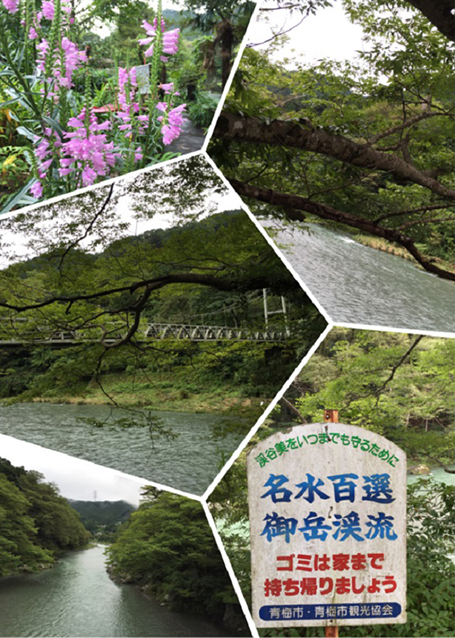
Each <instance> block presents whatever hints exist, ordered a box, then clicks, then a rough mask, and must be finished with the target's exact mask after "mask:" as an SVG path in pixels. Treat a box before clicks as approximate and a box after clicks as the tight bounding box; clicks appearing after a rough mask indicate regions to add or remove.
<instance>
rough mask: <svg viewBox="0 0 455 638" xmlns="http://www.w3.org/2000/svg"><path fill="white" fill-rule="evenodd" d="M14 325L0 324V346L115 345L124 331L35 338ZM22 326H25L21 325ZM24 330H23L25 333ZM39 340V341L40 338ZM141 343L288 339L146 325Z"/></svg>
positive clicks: (48, 330) (48, 332) (225, 329)
mask: <svg viewBox="0 0 455 638" xmlns="http://www.w3.org/2000/svg"><path fill="white" fill-rule="evenodd" d="M16 321H17V322H18V325H17V326H15V323H14V322H8V323H9V328H7V326H6V323H7V322H5V321H4V320H0V345H1V344H12V345H14V344H15V343H17V344H20V343H26V342H40V343H54V344H58V343H76V342H87V341H89V342H93V341H99V340H100V339H101V337H102V336H103V333H104V336H103V339H104V341H105V342H110V343H112V342H115V341H118V340H119V339H122V338H123V336H124V334H123V332H124V330H122V329H120V328H119V327H117V326H115V325H114V324H113V325H112V326H108V327H107V328H106V326H90V327H85V328H84V329H83V330H82V329H74V330H72V329H68V328H62V329H60V328H56V329H54V328H53V327H52V326H46V327H45V328H43V329H42V334H41V335H39V334H38V335H37V329H36V327H35V326H34V327H33V328H32V329H31V330H30V331H28V330H27V329H26V323H27V319H23V318H19V320H16ZM24 324H25V325H24ZM24 328H25V329H24ZM40 336H41V338H40ZM138 337H139V338H142V339H144V340H148V339H150V340H153V339H154V340H164V339H173V340H182V339H186V340H189V341H220V340H230V341H284V340H285V339H286V338H287V335H286V333H285V332H282V331H278V330H271V329H269V328H262V329H248V328H236V327H231V326H207V325H193V324H177V323H148V324H147V325H146V326H145V327H143V328H140V329H139V330H138V332H137V334H136V338H138Z"/></svg>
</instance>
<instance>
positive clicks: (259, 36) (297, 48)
mask: <svg viewBox="0 0 455 638" xmlns="http://www.w3.org/2000/svg"><path fill="white" fill-rule="evenodd" d="M274 5H275V0H268V1H267V2H265V3H264V6H266V7H270V6H274ZM261 6H262V5H261ZM300 19H301V16H300V14H298V13H294V14H290V13H289V12H287V11H264V12H263V13H262V14H261V13H260V14H259V19H258V20H257V21H256V22H255V23H254V24H252V25H251V27H250V30H249V33H248V41H249V42H250V43H252V44H255V45H256V44H260V43H262V42H265V41H266V40H268V39H269V38H270V37H271V35H272V34H273V33H277V32H280V33H281V32H283V31H287V30H289V29H291V28H292V27H294V26H295V25H297V23H298V22H299V20H300ZM287 37H288V43H287V45H286V47H283V48H280V51H277V53H276V54H275V58H278V57H280V58H281V57H288V58H290V59H291V60H292V59H293V58H294V59H295V61H296V62H300V63H302V62H304V63H310V62H314V61H316V60H319V59H321V58H331V59H334V60H346V59H352V58H354V57H355V55H356V52H357V51H359V50H362V48H363V45H362V29H361V28H360V27H359V26H358V25H353V24H351V22H349V20H348V18H347V17H346V16H345V14H344V11H343V9H342V7H341V4H340V2H339V1H336V0H334V4H333V6H332V7H328V8H326V9H319V10H318V11H317V12H316V15H315V16H313V15H310V16H308V17H307V18H305V20H303V22H302V23H301V24H300V25H299V26H296V27H295V28H292V30H289V31H288V33H287ZM262 46H263V47H264V48H265V47H267V46H270V45H269V44H268V43H265V44H263V45H262ZM291 64H292V63H291Z"/></svg>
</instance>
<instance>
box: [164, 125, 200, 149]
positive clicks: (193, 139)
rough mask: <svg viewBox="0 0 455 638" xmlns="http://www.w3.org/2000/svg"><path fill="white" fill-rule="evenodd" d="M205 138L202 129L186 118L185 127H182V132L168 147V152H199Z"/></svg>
mask: <svg viewBox="0 0 455 638" xmlns="http://www.w3.org/2000/svg"><path fill="white" fill-rule="evenodd" d="M204 138H205V133H204V131H203V130H202V129H200V128H199V127H197V126H194V124H193V122H191V120H190V119H188V118H186V120H185V123H184V125H183V126H182V132H181V133H180V137H178V138H177V139H176V140H174V142H172V144H169V146H166V152H168V151H170V152H171V153H182V154H184V153H191V152H193V151H198V150H199V149H200V148H201V146H202V144H203V142H204Z"/></svg>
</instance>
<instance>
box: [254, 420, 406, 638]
mask: <svg viewBox="0 0 455 638" xmlns="http://www.w3.org/2000/svg"><path fill="white" fill-rule="evenodd" d="M330 413H332V414H330ZM324 418H325V420H326V421H327V422H326V423H313V424H311V425H299V426H296V427H293V428H291V429H290V430H289V431H287V432H279V433H277V434H274V435H272V436H270V437H268V438H267V439H265V440H264V441H261V442H260V443H258V444H257V445H256V446H255V447H254V448H253V449H252V450H251V451H250V453H249V455H248V460H247V466H248V501H249V511H250V532H251V553H252V557H251V560H252V585H253V617H254V620H255V622H256V625H257V626H258V627H305V626H325V627H326V628H327V635H332V636H333V635H336V633H335V632H336V627H338V626H341V625H371V624H379V623H404V622H406V455H405V454H404V452H403V451H402V450H401V449H400V448H399V447H397V446H396V445H395V444H394V443H392V442H390V441H388V440H387V439H385V438H384V437H382V436H380V435H378V434H375V433H373V432H370V431H368V430H363V429H361V428H358V427H355V426H351V425H344V424H340V423H337V422H336V420H337V412H336V411H326V413H325V415H324ZM332 419H333V421H332ZM328 422H330V425H329V423H328Z"/></svg>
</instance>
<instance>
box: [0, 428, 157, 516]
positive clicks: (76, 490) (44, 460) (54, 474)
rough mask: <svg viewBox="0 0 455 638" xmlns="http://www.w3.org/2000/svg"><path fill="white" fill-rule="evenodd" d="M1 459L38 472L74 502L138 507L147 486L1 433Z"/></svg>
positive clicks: (107, 469)
mask: <svg viewBox="0 0 455 638" xmlns="http://www.w3.org/2000/svg"><path fill="white" fill-rule="evenodd" d="M0 456H1V457H3V458H5V459H8V460H9V461H10V462H11V463H12V464H13V465H16V466H20V467H22V466H23V467H25V469H26V470H36V471H38V472H41V473H42V474H44V477H45V481H46V482H48V483H51V482H52V483H56V484H57V485H58V487H59V489H60V493H61V495H62V496H65V497H66V498H71V499H74V500H82V501H84V500H87V501H93V500H97V501H127V502H128V503H132V504H133V505H138V504H139V498H140V493H141V488H142V487H143V486H144V485H147V484H150V481H147V480H146V479H141V478H136V477H134V476H129V475H128V474H123V473H122V472H117V471H116V470H111V469H109V468H106V467H102V466H100V465H95V463H90V462H89V461H83V460H81V459H77V458H75V457H72V456H68V455H67V454H62V453H61V452H55V451H54V450H48V449H47V448H44V447H41V446H39V445H33V444H32V443H27V442H26V441H20V440H18V439H14V438H13V437H11V436H6V435H4V434H0ZM95 492H96V498H95Z"/></svg>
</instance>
